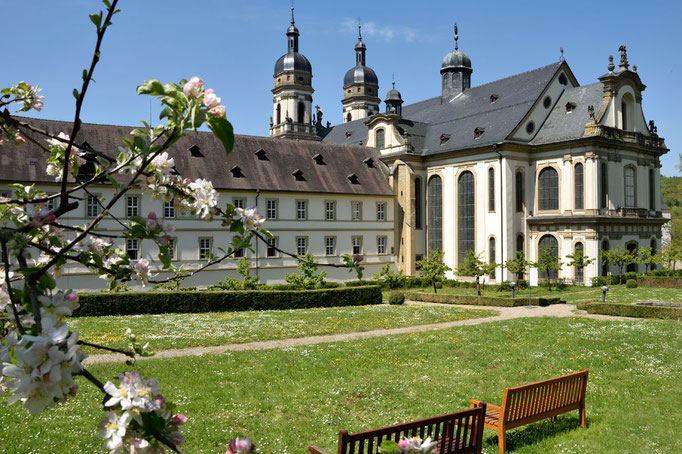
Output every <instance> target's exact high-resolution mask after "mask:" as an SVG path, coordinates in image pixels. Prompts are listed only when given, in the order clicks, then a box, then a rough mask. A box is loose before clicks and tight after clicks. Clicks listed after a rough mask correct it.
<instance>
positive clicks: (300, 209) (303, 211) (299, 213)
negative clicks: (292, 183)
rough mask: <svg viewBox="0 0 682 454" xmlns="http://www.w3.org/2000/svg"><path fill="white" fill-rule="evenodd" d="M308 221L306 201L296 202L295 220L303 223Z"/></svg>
mask: <svg viewBox="0 0 682 454" xmlns="http://www.w3.org/2000/svg"><path fill="white" fill-rule="evenodd" d="M307 219H308V201H307V200H302V199H299V200H296V220H298V221H305V220H307Z"/></svg>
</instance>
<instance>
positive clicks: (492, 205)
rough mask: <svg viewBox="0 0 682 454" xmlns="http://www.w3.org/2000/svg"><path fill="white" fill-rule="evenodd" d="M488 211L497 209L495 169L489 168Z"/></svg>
mask: <svg viewBox="0 0 682 454" xmlns="http://www.w3.org/2000/svg"><path fill="white" fill-rule="evenodd" d="M488 211H495V169H493V168H492V167H491V168H489V169H488Z"/></svg>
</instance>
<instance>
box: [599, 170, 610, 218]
mask: <svg viewBox="0 0 682 454" xmlns="http://www.w3.org/2000/svg"><path fill="white" fill-rule="evenodd" d="M599 179H600V180H601V184H600V197H599V208H608V206H609V169H608V166H607V165H606V163H605V162H602V163H601V175H600V178H599Z"/></svg>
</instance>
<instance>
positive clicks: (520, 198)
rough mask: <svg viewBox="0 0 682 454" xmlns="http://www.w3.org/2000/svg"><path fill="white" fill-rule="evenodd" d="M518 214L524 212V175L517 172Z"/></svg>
mask: <svg viewBox="0 0 682 454" xmlns="http://www.w3.org/2000/svg"><path fill="white" fill-rule="evenodd" d="M515 186H516V188H515V189H516V212H517V213H522V212H523V194H524V190H523V174H522V173H521V172H516V185H515Z"/></svg>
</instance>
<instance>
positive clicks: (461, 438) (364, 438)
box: [338, 403, 486, 454]
mask: <svg viewBox="0 0 682 454" xmlns="http://www.w3.org/2000/svg"><path fill="white" fill-rule="evenodd" d="M485 410H486V405H485V403H482V404H481V406H479V407H476V408H470V409H468V410H464V411H458V412H456V413H449V414H447V415H441V416H435V417H433V418H426V419H421V420H418V421H411V422H407V423H403V424H396V425H394V426H388V427H382V428H380V429H373V430H367V431H365V432H357V433H354V434H349V433H348V432H347V431H345V430H342V431H341V432H340V433H339V451H338V454H376V453H377V451H378V450H379V445H381V442H382V441H384V440H394V441H396V442H398V441H400V440H402V439H403V438H411V437H419V438H421V439H422V440H426V439H427V438H429V437H430V438H431V439H432V440H433V441H436V440H439V441H440V444H439V445H438V449H439V451H438V452H439V454H460V453H461V454H468V453H476V454H478V453H480V452H481V448H482V446H481V445H482V441H483V423H484V420H485Z"/></svg>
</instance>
